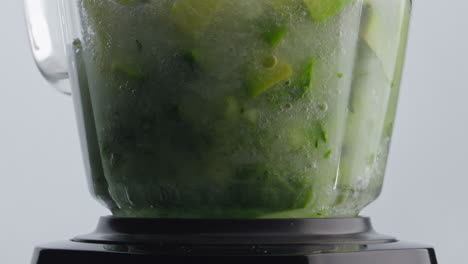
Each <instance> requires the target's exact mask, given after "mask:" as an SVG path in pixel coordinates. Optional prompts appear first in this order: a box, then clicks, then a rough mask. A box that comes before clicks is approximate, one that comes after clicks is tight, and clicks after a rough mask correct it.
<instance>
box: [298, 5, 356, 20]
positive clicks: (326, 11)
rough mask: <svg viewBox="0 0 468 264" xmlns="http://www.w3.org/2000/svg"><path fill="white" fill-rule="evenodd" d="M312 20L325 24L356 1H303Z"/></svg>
mask: <svg viewBox="0 0 468 264" xmlns="http://www.w3.org/2000/svg"><path fill="white" fill-rule="evenodd" d="M303 1H304V4H305V5H306V7H307V9H308V10H309V13H310V15H311V16H312V19H313V20H314V21H316V22H324V21H327V20H328V19H330V18H332V17H334V16H335V15H337V14H338V13H340V12H341V11H342V10H343V9H344V8H345V7H346V6H348V5H349V4H351V3H352V2H354V1H356V0H303Z"/></svg>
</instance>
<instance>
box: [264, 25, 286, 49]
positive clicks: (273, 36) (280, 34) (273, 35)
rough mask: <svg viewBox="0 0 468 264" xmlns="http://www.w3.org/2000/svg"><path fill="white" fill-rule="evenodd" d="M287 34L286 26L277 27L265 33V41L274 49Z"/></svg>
mask: <svg viewBox="0 0 468 264" xmlns="http://www.w3.org/2000/svg"><path fill="white" fill-rule="evenodd" d="M287 32H288V28H287V27H286V26H275V27H272V28H270V29H268V30H267V31H265V32H264V33H263V39H264V40H265V41H266V42H267V43H268V45H270V47H272V48H274V47H276V46H277V45H278V44H279V43H280V41H281V40H282V39H283V38H284V36H285V35H286V33H287Z"/></svg>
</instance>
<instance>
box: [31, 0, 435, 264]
mask: <svg viewBox="0 0 468 264" xmlns="http://www.w3.org/2000/svg"><path fill="white" fill-rule="evenodd" d="M24 2H25V10H26V18H27V22H28V27H29V33H30V39H31V44H32V50H33V55H34V58H35V60H36V63H37V65H38V67H39V69H40V71H41V72H42V73H43V75H44V77H45V78H46V79H47V80H48V81H49V82H50V83H51V84H52V85H54V86H56V87H57V88H58V89H59V90H60V91H62V92H64V93H71V94H72V98H73V101H74V104H75V110H76V116H77V121H78V127H79V130H80V131H79V132H80V139H81V140H80V141H81V145H82V150H83V157H84V161H85V167H86V173H87V176H88V181H89V183H90V184H89V186H90V190H91V193H92V194H93V195H94V197H95V198H96V199H97V200H98V201H99V202H101V203H102V204H103V205H104V206H106V207H107V208H108V209H109V210H110V211H111V212H112V216H107V217H102V218H101V219H100V220H99V223H98V226H97V228H96V230H95V231H94V232H92V233H90V234H87V235H82V236H77V237H75V238H73V239H71V240H69V241H65V242H61V243H56V244H49V245H44V246H39V247H37V248H36V250H35V253H34V257H33V263H34V264H54V263H71V264H73V263H83V262H86V263H141V264H145V263H155V262H167V263H169V262H170V263H202V262H203V263H215V262H216V263H220V262H222V263H241V262H245V263H280V262H281V263H285V262H287V263H311V264H318V263H326V264H344V263H347V264H353V263H360V264H371V263H380V264H395V263H408V264H435V263H437V260H436V257H435V253H434V249H433V248H431V247H429V246H424V245H418V244H412V243H405V242H401V241H399V240H397V239H396V238H393V237H390V236H385V235H381V234H378V233H377V232H375V231H374V229H373V227H372V224H371V221H370V219H369V218H366V217H360V216H359V213H360V211H361V210H362V209H363V208H364V207H365V206H366V205H368V204H369V203H371V202H372V201H374V200H375V199H376V198H377V197H378V195H379V194H380V192H381V189H382V183H383V177H384V172H385V166H386V161H387V156H388V151H389V145H390V139H391V136H392V130H393V123H394V119H395V114H396V105H397V100H398V93H399V87H400V81H401V75H402V69H403V61H404V55H405V47H406V39H407V33H408V26H409V18H410V11H411V1H410V0H67V1H64V0H52V1H51V0H25V1H24ZM70 84H71V85H70ZM69 87H70V88H69Z"/></svg>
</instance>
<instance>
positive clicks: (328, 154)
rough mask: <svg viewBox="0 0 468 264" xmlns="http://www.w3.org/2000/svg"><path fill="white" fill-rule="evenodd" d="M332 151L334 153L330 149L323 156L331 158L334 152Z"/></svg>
mask: <svg viewBox="0 0 468 264" xmlns="http://www.w3.org/2000/svg"><path fill="white" fill-rule="evenodd" d="M332 153H333V150H331V149H330V150H328V151H327V152H326V153H325V154H324V155H323V157H324V158H325V159H329V158H330V157H331V154H332Z"/></svg>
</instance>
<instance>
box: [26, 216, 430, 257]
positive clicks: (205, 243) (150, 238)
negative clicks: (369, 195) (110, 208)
mask: <svg viewBox="0 0 468 264" xmlns="http://www.w3.org/2000/svg"><path fill="white" fill-rule="evenodd" d="M59 263H60V264H63V263H67V264H78V263H79V264H82V263H87V264H102V263H112V264H129V263H131V264H150V263H151V264H155V263H160V264H166V263H167V264H169V263H170V264H178V263H184V264H191V263H193V264H195V263H196V264H198V263H200V264H201V263H203V264H224V263H227V264H254V263H255V264H263V263H265V264H266V263H269V264H271V263H278V264H279V263H282V264H437V260H436V256H435V252H434V249H433V248H431V247H429V246H424V245H417V244H411V243H405V242H401V241H397V240H396V239H394V238H392V237H388V236H383V235H379V234H377V233H376V232H375V231H374V230H373V228H372V225H371V222H370V220H369V218H364V217H357V218H328V219H250V220H217V219H139V218H137V219H135V218H116V217H102V218H101V219H100V221H99V224H98V227H97V229H96V231H95V232H93V233H91V234H88V235H84V236H79V237H76V238H74V239H72V240H71V241H66V242H62V243H55V244H49V245H43V246H39V247H37V248H36V249H35V252H34V257H33V261H32V264H59Z"/></svg>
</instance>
